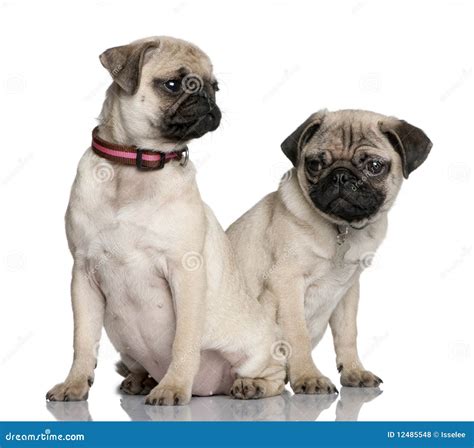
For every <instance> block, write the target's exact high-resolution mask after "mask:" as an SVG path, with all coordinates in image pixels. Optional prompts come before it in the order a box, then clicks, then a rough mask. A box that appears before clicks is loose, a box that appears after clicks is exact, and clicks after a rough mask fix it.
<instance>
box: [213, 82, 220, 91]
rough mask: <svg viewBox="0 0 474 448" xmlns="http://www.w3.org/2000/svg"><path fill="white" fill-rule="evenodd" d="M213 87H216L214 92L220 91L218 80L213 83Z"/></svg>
mask: <svg viewBox="0 0 474 448" xmlns="http://www.w3.org/2000/svg"><path fill="white" fill-rule="evenodd" d="M212 88H213V89H214V92H219V84H218V83H217V81H214V82H213V83H212Z"/></svg>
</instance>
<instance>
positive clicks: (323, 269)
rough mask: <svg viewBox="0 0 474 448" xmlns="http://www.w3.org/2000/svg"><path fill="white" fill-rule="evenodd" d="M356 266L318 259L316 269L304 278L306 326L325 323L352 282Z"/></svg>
mask: <svg viewBox="0 0 474 448" xmlns="http://www.w3.org/2000/svg"><path fill="white" fill-rule="evenodd" d="M356 272H357V266H356V265H354V264H349V263H337V262H334V261H333V260H324V259H320V260H319V261H318V267H317V269H315V270H314V271H313V273H312V274H311V275H309V276H308V277H307V278H306V285H307V286H306V292H305V300H304V306H305V316H306V321H307V322H308V325H309V326H310V327H311V326H312V325H317V326H319V325H320V322H319V321H320V320H323V321H325V322H327V321H328V320H329V317H330V315H331V313H332V312H333V310H334V308H335V307H336V306H337V304H338V303H339V301H340V300H341V298H342V297H343V296H344V294H345V293H346V292H347V290H348V289H349V287H350V286H351V284H352V281H353V280H354V276H355V274H356Z"/></svg>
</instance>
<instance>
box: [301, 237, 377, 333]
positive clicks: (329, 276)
mask: <svg viewBox="0 0 474 448" xmlns="http://www.w3.org/2000/svg"><path fill="white" fill-rule="evenodd" d="M377 245H378V244H376V242H375V240H374V239H372V238H370V237H369V236H367V235H366V234H365V233H363V232H359V233H355V232H354V233H353V234H352V235H348V238H346V239H345V240H344V241H343V242H342V243H341V244H337V243H336V242H332V247H330V250H327V249H328V248H325V249H326V250H325V253H330V254H331V256H330V257H322V256H318V255H317V254H314V255H313V256H314V258H313V260H312V268H311V269H308V271H307V275H306V292H305V301H304V304H305V317H306V321H307V324H308V328H309V329H310V333H311V334H312V336H313V337H317V336H318V333H319V332H321V331H322V330H323V329H324V328H325V326H326V325H327V323H328V321H329V318H330V317H331V314H332V312H333V311H334V309H335V308H336V306H337V305H338V303H339V302H340V300H341V299H342V298H343V297H344V295H345V294H346V292H347V291H348V290H349V288H350V287H351V286H352V285H353V283H354V281H355V280H356V279H357V277H358V276H359V274H360V272H361V270H362V269H363V268H364V267H366V266H365V264H364V263H365V260H366V259H367V258H368V257H369V256H370V255H371V254H373V253H374V251H375V250H376V248H377Z"/></svg>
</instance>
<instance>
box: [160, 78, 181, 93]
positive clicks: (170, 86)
mask: <svg viewBox="0 0 474 448" xmlns="http://www.w3.org/2000/svg"><path fill="white" fill-rule="evenodd" d="M163 85H164V87H165V89H166V90H168V91H170V92H172V93H176V92H179V90H180V89H181V81H179V80H177V79H170V80H168V81H165V82H164V83H163Z"/></svg>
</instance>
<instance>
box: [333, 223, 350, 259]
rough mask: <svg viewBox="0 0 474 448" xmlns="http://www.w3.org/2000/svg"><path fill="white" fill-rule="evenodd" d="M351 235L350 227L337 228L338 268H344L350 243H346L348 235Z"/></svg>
mask: <svg viewBox="0 0 474 448" xmlns="http://www.w3.org/2000/svg"><path fill="white" fill-rule="evenodd" d="M348 233H349V226H344V227H340V226H337V236H336V254H335V257H334V264H335V265H336V266H337V267H343V266H344V256H345V255H346V253H347V251H348V250H349V247H350V245H349V243H348V242H347V241H346V237H347V234H348Z"/></svg>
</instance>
